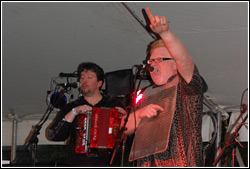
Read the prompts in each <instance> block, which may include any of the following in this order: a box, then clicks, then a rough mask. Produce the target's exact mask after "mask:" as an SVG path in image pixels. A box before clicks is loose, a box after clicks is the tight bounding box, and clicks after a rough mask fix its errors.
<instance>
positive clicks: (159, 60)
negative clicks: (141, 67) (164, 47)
mask: <svg viewBox="0 0 250 169" xmlns="http://www.w3.org/2000/svg"><path fill="white" fill-rule="evenodd" d="M163 60H173V58H155V59H149V60H147V64H149V65H151V64H152V63H153V62H155V63H160V62H162V61H163Z"/></svg>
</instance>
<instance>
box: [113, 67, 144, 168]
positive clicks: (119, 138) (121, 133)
mask: <svg viewBox="0 0 250 169" xmlns="http://www.w3.org/2000/svg"><path fill="white" fill-rule="evenodd" d="M137 70H138V69H137ZM140 71H141V69H140V70H138V72H136V73H135V75H134V83H136V75H137V74H138V73H139V74H140ZM142 78H143V77H142V75H141V77H140V81H139V84H138V86H137V89H136V91H137V90H138V89H139V86H140V84H141V80H142ZM134 86H135V85H134ZM134 90H135V88H134V89H133V95H132V105H133V104H134V103H133V101H135V98H136V97H135V96H136V91H134ZM131 107H132V108H133V106H131ZM127 112H128V114H127V116H126V118H125V119H124V124H123V126H122V127H121V129H120V130H119V131H118V134H117V139H116V144H115V148H114V151H113V154H112V157H111V160H110V163H109V164H110V165H111V164H112V163H113V160H114V157H115V155H116V153H117V150H118V149H119V147H120V144H121V142H122V140H123V145H122V157H121V167H122V166H123V165H124V153H125V145H126V140H127V136H126V134H125V133H124V131H125V130H127V128H126V127H125V126H126V124H127V122H128V118H129V115H130V111H127Z"/></svg>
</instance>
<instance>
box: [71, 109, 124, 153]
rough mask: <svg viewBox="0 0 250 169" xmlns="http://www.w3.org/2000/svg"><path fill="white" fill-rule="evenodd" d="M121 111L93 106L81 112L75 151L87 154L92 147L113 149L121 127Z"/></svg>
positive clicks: (78, 120) (78, 118) (78, 119)
mask: <svg viewBox="0 0 250 169" xmlns="http://www.w3.org/2000/svg"><path fill="white" fill-rule="evenodd" d="M120 124H121V113H119V112H118V110H117V109H115V108H104V107H93V109H92V111H88V112H86V113H85V114H79V115H78V117H77V126H76V145H75V152H76V153H79V154H87V153H89V152H90V151H91V149H113V148H114V146H115V143H116V137H117V133H118V131H119V129H120Z"/></svg>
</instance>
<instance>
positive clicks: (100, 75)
mask: <svg viewBox="0 0 250 169" xmlns="http://www.w3.org/2000/svg"><path fill="white" fill-rule="evenodd" d="M85 70H90V71H92V72H95V74H96V76H97V79H98V81H100V80H101V81H102V82H103V83H104V71H103V69H102V68H101V67H100V66H98V65H97V64H95V63H92V62H83V63H80V64H79V65H78V68H77V73H78V81H79V80H80V77H81V72H82V71H85Z"/></svg>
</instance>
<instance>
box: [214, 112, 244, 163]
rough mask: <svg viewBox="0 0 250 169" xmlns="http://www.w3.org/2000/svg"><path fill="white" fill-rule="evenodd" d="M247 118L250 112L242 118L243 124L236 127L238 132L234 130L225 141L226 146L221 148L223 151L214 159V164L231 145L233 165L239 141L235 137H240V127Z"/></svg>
mask: <svg viewBox="0 0 250 169" xmlns="http://www.w3.org/2000/svg"><path fill="white" fill-rule="evenodd" d="M247 118H248V114H247V115H246V117H245V118H244V119H243V120H242V122H241V125H240V126H239V127H238V128H236V132H233V133H232V134H231V135H230V137H229V139H228V140H227V141H226V143H225V144H226V146H225V147H223V148H222V149H221V152H220V154H219V156H218V157H217V158H216V159H215V160H214V162H213V166H216V164H217V163H218V161H219V160H220V159H221V157H222V155H223V153H224V152H225V150H226V148H228V147H230V146H233V150H232V165H234V155H235V153H234V152H235V148H236V145H235V144H236V143H237V141H235V139H236V137H238V135H239V133H238V131H239V130H240V128H241V127H242V125H243V124H244V123H245V121H246V120H247Z"/></svg>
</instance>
